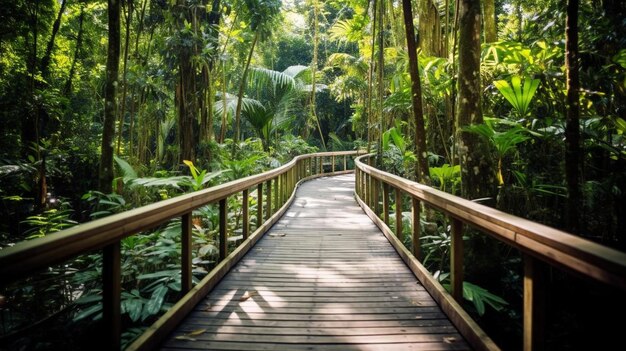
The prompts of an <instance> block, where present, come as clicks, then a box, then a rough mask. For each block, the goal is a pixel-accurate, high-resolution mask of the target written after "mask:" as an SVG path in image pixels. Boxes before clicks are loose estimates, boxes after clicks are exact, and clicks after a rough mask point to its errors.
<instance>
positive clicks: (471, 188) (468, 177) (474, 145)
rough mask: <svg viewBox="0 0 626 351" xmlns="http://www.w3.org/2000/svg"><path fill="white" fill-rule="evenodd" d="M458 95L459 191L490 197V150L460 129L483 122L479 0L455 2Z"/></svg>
mask: <svg viewBox="0 0 626 351" xmlns="http://www.w3.org/2000/svg"><path fill="white" fill-rule="evenodd" d="M459 5H460V6H459V32H460V34H459V96H458V104H459V105H458V109H457V111H458V115H457V121H456V122H457V136H458V139H457V143H458V145H457V151H458V154H459V163H460V165H461V179H462V184H461V185H462V186H461V188H462V193H463V196H464V197H466V198H468V199H476V198H482V197H487V196H491V195H493V193H494V189H495V188H494V186H495V175H494V172H493V161H492V160H491V152H490V150H489V147H488V145H487V144H486V142H485V141H484V140H483V139H481V138H479V137H478V136H477V135H476V134H473V133H469V132H466V131H464V130H463V128H464V127H466V126H468V125H470V124H480V123H483V116H482V110H481V99H480V98H481V95H482V94H481V93H482V91H481V82H480V0H460V1H459Z"/></svg>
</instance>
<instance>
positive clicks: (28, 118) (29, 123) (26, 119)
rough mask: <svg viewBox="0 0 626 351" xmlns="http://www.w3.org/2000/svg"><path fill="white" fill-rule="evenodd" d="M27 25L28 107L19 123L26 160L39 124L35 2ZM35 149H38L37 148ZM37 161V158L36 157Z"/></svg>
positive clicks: (36, 135)
mask: <svg viewBox="0 0 626 351" xmlns="http://www.w3.org/2000/svg"><path fill="white" fill-rule="evenodd" d="M29 15H30V16H29V17H30V18H29V19H30V21H29V25H30V29H31V30H32V39H33V44H32V50H29V53H28V55H29V56H30V57H29V58H28V61H29V62H28V75H29V82H28V90H29V91H28V96H29V97H30V106H28V104H24V110H23V111H24V112H23V113H24V114H23V120H22V123H21V137H22V140H21V144H22V157H24V158H27V157H28V155H30V154H31V147H33V145H37V146H38V145H39V123H38V121H37V119H38V118H39V113H38V111H36V109H35V106H36V105H37V101H36V99H35V98H36V92H35V81H36V79H35V77H36V76H37V68H38V66H37V50H38V40H37V39H38V36H39V31H38V28H39V2H38V1H37V2H35V4H34V8H33V9H32V12H31V13H29ZM28 39H29V37H28V36H26V38H25V40H26V47H28ZM37 149H39V148H38V147H37ZM37 159H39V157H37Z"/></svg>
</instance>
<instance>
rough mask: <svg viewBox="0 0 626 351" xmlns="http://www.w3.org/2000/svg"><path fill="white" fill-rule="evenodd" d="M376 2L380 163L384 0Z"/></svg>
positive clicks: (379, 149)
mask: <svg viewBox="0 0 626 351" xmlns="http://www.w3.org/2000/svg"><path fill="white" fill-rule="evenodd" d="M379 2H380V3H379V4H378V8H379V10H378V33H377V34H378V62H377V66H378V72H377V73H378V82H377V83H378V84H377V85H378V100H377V102H378V111H377V112H378V152H377V159H378V164H382V156H383V138H382V135H383V128H384V114H383V100H384V97H385V33H384V28H385V0H379Z"/></svg>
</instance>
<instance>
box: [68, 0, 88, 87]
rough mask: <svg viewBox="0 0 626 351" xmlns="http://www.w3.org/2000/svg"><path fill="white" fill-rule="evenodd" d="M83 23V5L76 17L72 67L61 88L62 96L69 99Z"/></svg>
mask: <svg viewBox="0 0 626 351" xmlns="http://www.w3.org/2000/svg"><path fill="white" fill-rule="evenodd" d="M84 22H85V5H84V4H81V6H80V16H78V34H77V36H76V47H75V48H74V57H73V58H72V65H71V66H70V72H69V74H68V75H67V81H66V82H65V87H64V88H63V95H65V96H66V97H69V96H70V94H71V92H72V83H73V81H74V74H76V63H77V62H78V56H79V55H80V50H81V49H82V46H83V32H84V29H83V28H84V27H83V23H84Z"/></svg>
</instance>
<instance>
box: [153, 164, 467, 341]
mask: <svg viewBox="0 0 626 351" xmlns="http://www.w3.org/2000/svg"><path fill="white" fill-rule="evenodd" d="M353 188H354V181H353V176H352V175H345V176H339V177H332V178H321V179H316V180H312V181H309V182H306V183H304V184H303V186H302V187H300V189H299V190H298V193H297V199H296V200H295V201H294V203H293V205H292V206H291V208H290V209H289V210H288V211H287V212H286V213H285V215H284V216H283V218H282V219H281V220H280V221H279V222H278V223H276V225H274V227H273V228H272V229H271V230H270V231H269V232H268V233H267V234H266V235H265V237H264V238H263V239H262V240H261V241H259V242H258V243H257V245H256V246H255V247H254V248H252V250H251V251H250V253H248V254H247V255H246V256H245V257H244V258H243V259H242V260H241V261H240V262H239V263H238V264H237V265H236V266H235V267H234V268H233V269H232V270H231V272H230V273H229V274H228V275H227V276H226V277H224V278H223V279H222V281H221V282H220V283H219V284H218V285H217V286H216V288H215V289H214V290H213V291H212V292H211V293H210V294H209V295H208V296H207V297H206V298H205V299H204V300H203V301H201V302H200V303H199V304H198V305H197V306H196V309H195V310H194V311H193V312H192V313H191V314H190V315H189V316H188V317H187V319H186V320H185V321H184V322H183V324H182V325H181V326H180V327H179V329H178V331H176V332H174V333H173V334H172V335H171V336H170V338H169V339H168V341H166V342H165V344H164V345H163V347H164V349H167V350H175V349H225V350H228V349H230V350H234V349H237V350H392V349H393V350H467V349H469V347H468V346H467V344H466V342H465V340H464V339H463V338H462V337H461V336H460V335H459V333H458V331H457V330H456V329H455V328H454V327H453V326H452V324H451V323H450V321H449V320H448V319H447V318H446V316H445V315H444V314H443V313H442V311H441V309H440V308H439V307H438V306H437V304H436V303H435V301H434V300H433V299H432V298H431V296H430V295H429V294H428V293H427V292H426V291H425V289H424V287H423V286H422V285H421V284H420V283H419V282H418V281H417V279H416V278H415V277H414V275H413V274H412V273H411V271H410V270H409V269H408V268H407V267H406V265H405V264H404V263H403V261H402V260H401V259H400V257H399V256H398V255H397V254H396V252H395V250H394V249H393V248H392V246H391V245H390V244H389V242H388V241H387V239H385V237H384V236H383V235H382V233H380V231H379V230H378V228H377V227H376V226H375V225H374V224H373V223H372V222H371V221H370V219H369V218H368V217H367V216H366V215H365V214H364V213H363V212H362V211H361V209H360V208H359V207H358V205H357V204H356V202H355V201H354V198H353V194H352V191H353Z"/></svg>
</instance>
